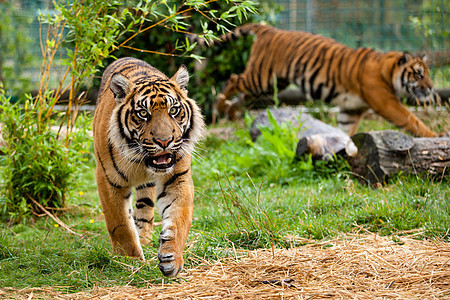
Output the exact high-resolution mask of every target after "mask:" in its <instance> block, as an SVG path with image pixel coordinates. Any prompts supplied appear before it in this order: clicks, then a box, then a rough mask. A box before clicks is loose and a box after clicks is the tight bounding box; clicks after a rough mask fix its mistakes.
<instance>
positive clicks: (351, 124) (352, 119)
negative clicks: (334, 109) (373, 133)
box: [337, 110, 367, 136]
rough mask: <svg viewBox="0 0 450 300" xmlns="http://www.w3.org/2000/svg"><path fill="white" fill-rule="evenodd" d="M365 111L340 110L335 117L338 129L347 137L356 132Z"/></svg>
mask: <svg viewBox="0 0 450 300" xmlns="http://www.w3.org/2000/svg"><path fill="white" fill-rule="evenodd" d="M366 111H367V110H340V111H339V113H338V116H337V121H338V124H339V128H341V129H342V130H343V131H344V132H345V133H347V134H348V135H349V136H352V135H354V134H355V133H356V132H357V131H358V127H359V124H360V123H361V120H362V119H363V117H364V114H365V112H366Z"/></svg>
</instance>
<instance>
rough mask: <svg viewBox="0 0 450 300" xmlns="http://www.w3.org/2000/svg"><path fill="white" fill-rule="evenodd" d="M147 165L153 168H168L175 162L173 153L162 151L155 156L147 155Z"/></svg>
mask: <svg viewBox="0 0 450 300" xmlns="http://www.w3.org/2000/svg"><path fill="white" fill-rule="evenodd" d="M145 164H146V165H147V167H149V166H150V167H153V168H155V169H161V170H164V169H168V168H170V167H172V166H173V165H174V164H175V155H174V154H173V153H168V152H162V153H160V154H158V155H155V156H148V157H147V158H146V160H145Z"/></svg>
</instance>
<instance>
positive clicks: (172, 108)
mask: <svg viewBox="0 0 450 300" xmlns="http://www.w3.org/2000/svg"><path fill="white" fill-rule="evenodd" d="M179 110H180V109H179V108H178V107H175V106H172V107H171V108H170V110H169V114H171V115H172V116H175V115H177V114H178V111H179Z"/></svg>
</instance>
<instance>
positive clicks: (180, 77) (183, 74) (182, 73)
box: [172, 65, 189, 90]
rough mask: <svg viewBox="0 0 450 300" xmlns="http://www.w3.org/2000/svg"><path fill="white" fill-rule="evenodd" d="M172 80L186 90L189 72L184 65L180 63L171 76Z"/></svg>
mask: <svg viewBox="0 0 450 300" xmlns="http://www.w3.org/2000/svg"><path fill="white" fill-rule="evenodd" d="M172 80H174V81H175V82H176V83H178V85H179V86H180V88H182V89H183V90H187V86H188V84H189V72H188V70H187V68H186V66H185V65H181V66H180V67H179V68H178V71H177V72H176V73H175V75H173V76H172Z"/></svg>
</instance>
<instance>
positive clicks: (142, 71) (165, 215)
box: [93, 57, 205, 277]
mask: <svg viewBox="0 0 450 300" xmlns="http://www.w3.org/2000/svg"><path fill="white" fill-rule="evenodd" d="M188 83H189V73H188V70H187V69H186V67H185V66H184V65H181V66H180V67H179V69H178V70H177V72H176V73H175V75H173V77H171V78H168V77H167V76H166V75H164V74H163V73H162V72H161V71H159V70H158V69H156V68H154V67H152V66H151V65H150V64H148V63H146V62H144V61H142V60H139V59H135V58H131V57H125V58H120V59H118V60H116V61H114V62H113V63H112V64H110V65H109V66H108V67H107V68H106V70H105V71H104V73H103V75H102V79H101V83H100V88H99V94H98V98H97V105H96V109H95V113H94V119H93V133H94V149H95V157H96V162H97V168H96V179H97V187H98V194H99V198H100V202H101V206H102V211H103V214H104V217H105V222H106V228H107V231H108V233H109V236H110V240H111V243H112V247H113V251H114V253H117V254H119V255H126V256H131V257H137V258H139V259H141V260H144V259H145V258H144V254H143V250H142V246H144V245H147V244H148V243H149V242H150V241H151V239H152V227H153V221H154V207H155V203H156V206H157V209H158V211H159V213H160V216H161V220H162V229H161V232H160V234H159V249H158V259H159V263H158V267H159V269H160V270H161V272H162V274H163V275H164V276H167V277H175V276H177V275H178V274H179V273H180V272H181V270H182V269H183V265H184V260H183V251H184V247H185V243H186V240H187V237H188V233H189V230H190V227H191V224H192V214H193V198H194V184H193V180H192V175H191V155H192V154H193V151H194V150H195V149H194V146H195V145H196V144H197V143H198V142H199V141H200V139H201V138H202V137H203V136H204V131H205V123H204V120H203V116H202V113H201V111H200V108H199V107H198V106H197V104H196V102H195V101H194V100H192V99H190V98H189V97H188V91H187V86H188ZM133 188H134V190H135V194H136V202H135V207H134V209H132V189H133Z"/></svg>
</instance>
